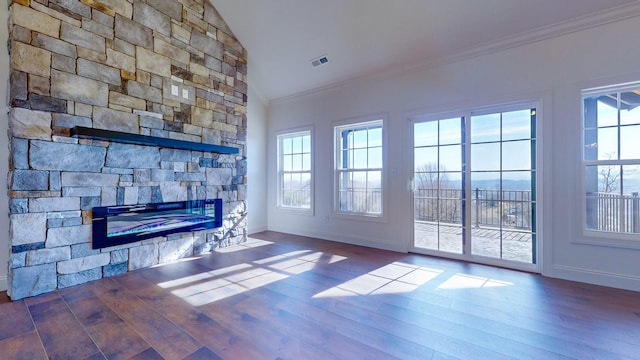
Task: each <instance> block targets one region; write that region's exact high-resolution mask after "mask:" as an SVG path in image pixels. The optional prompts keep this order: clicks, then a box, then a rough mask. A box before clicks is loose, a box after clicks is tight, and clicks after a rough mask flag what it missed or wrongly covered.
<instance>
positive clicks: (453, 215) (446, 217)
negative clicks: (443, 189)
mask: <svg viewBox="0 0 640 360" xmlns="http://www.w3.org/2000/svg"><path fill="white" fill-rule="evenodd" d="M439 210H440V211H439V214H438V220H439V221H440V223H441V224H442V223H449V224H460V223H461V222H462V201H460V200H456V199H444V198H440V206H439Z"/></svg>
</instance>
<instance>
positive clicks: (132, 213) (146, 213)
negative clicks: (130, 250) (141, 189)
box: [93, 199, 222, 249]
mask: <svg viewBox="0 0 640 360" xmlns="http://www.w3.org/2000/svg"><path fill="white" fill-rule="evenodd" d="M221 226H222V199H208V200H189V201H177V202H166V203H156V204H147V205H131V206H107V207H94V208H93V248H94V249H101V248H105V247H109V246H115V245H122V244H126V243H131V242H135V241H139V240H144V239H150V238H154V237H158V236H166V235H169V234H173V233H178V232H187V231H195V230H204V229H213V228H218V227H221Z"/></svg>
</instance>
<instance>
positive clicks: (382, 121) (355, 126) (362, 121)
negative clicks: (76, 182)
mask: <svg viewBox="0 0 640 360" xmlns="http://www.w3.org/2000/svg"><path fill="white" fill-rule="evenodd" d="M386 124H387V116H386V115H385V114H377V115H371V116H366V117H359V118H353V119H347V120H342V121H336V122H333V123H332V128H333V137H334V145H333V147H334V151H333V152H334V167H333V169H334V171H333V173H334V174H333V187H334V192H333V206H332V209H333V211H332V216H333V217H336V218H343V219H351V220H363V221H373V222H386V221H387V211H386V210H387V208H388V206H387V190H386V184H387V150H386V149H387V130H386V129H385V127H386ZM372 125H374V126H375V125H379V127H380V129H381V132H382V135H381V136H382V138H381V146H380V148H381V153H382V154H381V156H382V158H381V162H382V164H381V165H382V166H381V167H379V168H377V167H376V168H372V167H368V165H367V167H366V168H350V169H341V168H340V164H341V151H342V150H343V149H342V141H341V132H343V131H344V130H361V129H363V128H368V127H371V126H372ZM367 145H368V144H367ZM369 148H370V147H369V146H367V147H366V149H369ZM354 171H380V192H381V194H380V202H381V204H380V207H381V209H380V210H381V211H380V213H379V214H377V213H368V212H358V211H344V210H341V209H340V175H341V174H342V173H345V172H354Z"/></svg>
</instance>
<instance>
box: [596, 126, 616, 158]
mask: <svg viewBox="0 0 640 360" xmlns="http://www.w3.org/2000/svg"><path fill="white" fill-rule="evenodd" d="M617 159H618V128H617V127H612V128H603V129H598V160H617Z"/></svg>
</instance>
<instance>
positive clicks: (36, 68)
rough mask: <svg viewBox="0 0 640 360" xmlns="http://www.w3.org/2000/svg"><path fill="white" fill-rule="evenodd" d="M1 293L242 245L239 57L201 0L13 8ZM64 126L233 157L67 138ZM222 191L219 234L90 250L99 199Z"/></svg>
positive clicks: (150, 199) (56, 1)
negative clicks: (231, 150)
mask: <svg viewBox="0 0 640 360" xmlns="http://www.w3.org/2000/svg"><path fill="white" fill-rule="evenodd" d="M9 23H10V41H9V51H10V56H11V78H10V106H11V111H10V116H9V140H10V146H11V158H10V162H9V170H10V173H9V194H10V204H9V208H10V245H11V249H10V252H11V258H10V264H9V267H10V269H9V295H10V296H11V298H12V299H14V300H15V299H20V298H24V297H28V296H34V295H38V294H41V293H45V292H50V291H53V290H55V289H59V288H64V287H68V286H72V285H76V284H80V283H84V282H87V281H91V280H96V279H99V278H102V277H109V276H114V275H118V274H122V273H124V272H126V271H130V270H135V269H140V268H144V267H148V266H152V265H155V264H159V263H164V262H168V261H173V260H176V259H179V258H182V257H185V256H190V255H193V254H199V253H203V252H206V251H211V250H212V249H214V248H216V247H219V246H225V245H228V244H232V243H238V242H241V241H243V240H244V239H246V203H245V199H246V193H247V191H246V182H247V179H246V173H247V171H246V156H245V155H246V146H245V145H246V143H245V142H246V126H247V119H246V108H247V65H246V52H245V50H244V48H243V47H242V45H241V44H240V43H239V42H238V41H237V40H236V39H235V37H234V35H233V34H232V32H231V31H230V30H229V28H228V27H227V25H226V24H225V22H224V20H223V19H222V18H220V16H219V14H218V13H217V12H216V10H215V9H214V8H213V7H212V6H211V4H210V3H209V2H208V1H207V0H171V1H169V0H101V1H96V0H14V1H12V3H11V5H10V21H9ZM74 126H83V127H92V128H96V129H105V130H113V131H120V132H126V133H135V134H140V135H149V136H155V137H162V138H168V139H178V140H186V141H193V142H202V143H208V144H216V145H226V146H233V147H237V148H239V149H240V154H239V155H221V154H217V153H208V152H199V151H189V150H176V149H169V148H164V147H153V146H142V145H129V144H121V143H116V142H108V141H95V140H85V139H77V138H74V137H70V136H69V129H70V128H72V127H74ZM205 198H222V199H223V202H224V204H223V207H224V217H225V218H224V225H223V227H222V228H220V229H214V230H210V231H201V232H193V233H183V234H176V235H170V236H166V237H159V238H154V239H149V240H145V241H141V242H136V243H132V244H127V245H121V246H117V247H111V248H105V249H100V250H94V249H92V246H91V236H92V234H91V209H92V208H93V207H96V206H112V205H134V204H147V203H154V202H167V201H182V200H192V199H205Z"/></svg>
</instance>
